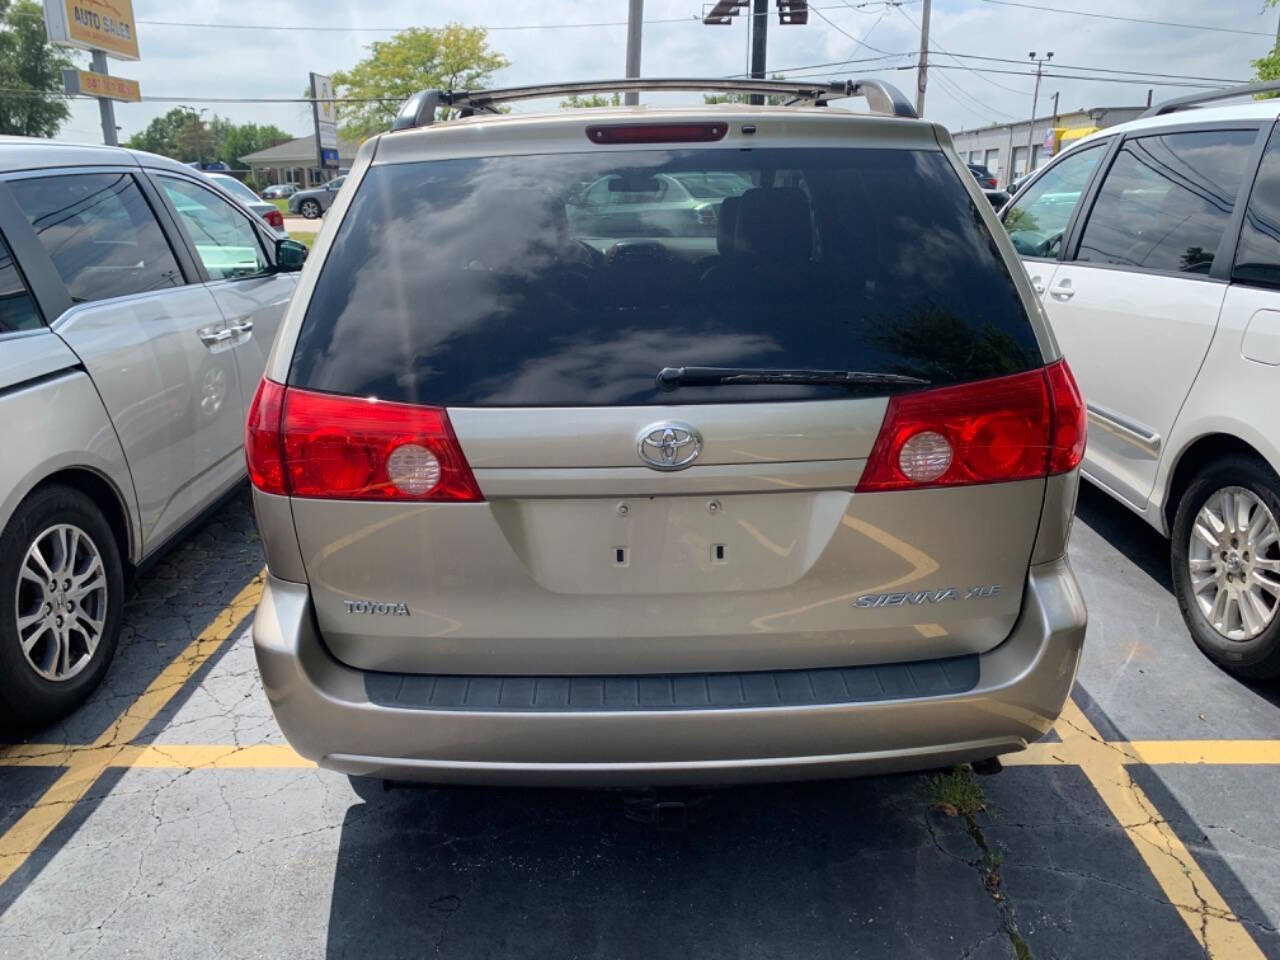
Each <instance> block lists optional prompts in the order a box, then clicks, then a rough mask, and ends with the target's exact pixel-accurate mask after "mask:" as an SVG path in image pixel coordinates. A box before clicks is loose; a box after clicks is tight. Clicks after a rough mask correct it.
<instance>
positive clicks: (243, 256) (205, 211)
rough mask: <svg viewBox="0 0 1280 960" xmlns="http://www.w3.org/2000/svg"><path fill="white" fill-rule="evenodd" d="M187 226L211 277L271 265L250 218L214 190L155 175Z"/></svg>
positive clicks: (237, 274)
mask: <svg viewBox="0 0 1280 960" xmlns="http://www.w3.org/2000/svg"><path fill="white" fill-rule="evenodd" d="M156 179H157V180H158V181H159V182H160V185H161V187H162V188H163V189H164V192H165V193H166V194H167V195H168V197H169V202H170V203H172V204H173V206H174V209H175V210H177V211H178V216H179V217H181V218H182V222H183V223H184V224H185V225H186V228H187V233H189V234H190V235H191V242H192V243H194V244H195V245H196V254H197V255H198V256H199V257H200V262H201V263H203V264H204V268H205V270H206V271H208V273H209V278H210V279H211V280H228V279H233V278H235V277H251V276H254V275H256V274H259V273H262V272H263V271H264V270H266V269H267V267H268V266H269V265H270V262H269V261H268V260H267V257H266V254H264V253H263V252H262V244H261V243H260V242H259V241H258V231H257V230H255V229H254V228H253V224H252V223H250V221H249V218H248V217H246V216H245V215H244V214H242V213H241V212H240V211H239V210H237V209H236V208H235V207H233V206H232V205H231V204H230V203H228V202H227V201H226V200H224V199H222V197H220V196H218V195H217V194H216V193H214V192H213V191H212V190H209V189H206V188H205V187H202V186H200V185H199V184H195V183H192V182H191V181H190V180H181V179H179V178H177V177H163V176H162V177H157V178H156Z"/></svg>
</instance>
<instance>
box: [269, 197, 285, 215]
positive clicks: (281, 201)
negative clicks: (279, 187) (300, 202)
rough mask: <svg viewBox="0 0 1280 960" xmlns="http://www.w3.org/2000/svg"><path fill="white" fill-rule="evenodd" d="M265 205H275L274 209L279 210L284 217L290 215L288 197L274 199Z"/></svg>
mask: <svg viewBox="0 0 1280 960" xmlns="http://www.w3.org/2000/svg"><path fill="white" fill-rule="evenodd" d="M267 203H274V204H275V205H276V209H277V210H279V211H280V212H281V213H283V214H284V215H285V216H286V217H288V216H290V215H291V214H290V213H289V198H288V197H275V198H274V199H271V200H268V201H267Z"/></svg>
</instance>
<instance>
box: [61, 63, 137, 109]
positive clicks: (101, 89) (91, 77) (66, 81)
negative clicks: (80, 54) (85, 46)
mask: <svg viewBox="0 0 1280 960" xmlns="http://www.w3.org/2000/svg"><path fill="white" fill-rule="evenodd" d="M62 89H63V90H65V91H66V92H67V93H69V94H71V95H72V96H74V95H76V94H84V95H85V96H88V97H106V98H107V99H109V100H127V101H129V102H130V103H137V102H138V101H139V100H141V99H142V88H141V87H139V86H138V81H136V80H126V79H125V78H124V77H111V76H108V75H107V74H105V73H91V72H90V71H88V70H63V71H62Z"/></svg>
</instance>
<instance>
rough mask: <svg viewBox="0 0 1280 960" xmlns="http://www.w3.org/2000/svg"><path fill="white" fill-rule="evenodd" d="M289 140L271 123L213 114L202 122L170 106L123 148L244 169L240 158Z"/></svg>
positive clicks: (244, 165) (176, 158) (187, 112)
mask: <svg viewBox="0 0 1280 960" xmlns="http://www.w3.org/2000/svg"><path fill="white" fill-rule="evenodd" d="M289 139H291V138H290V136H289V134H287V133H285V132H284V131H283V130H281V129H280V128H279V127H277V126H274V125H273V124H257V123H241V124H236V123H232V122H231V121H230V120H228V119H226V118H225V117H219V116H217V115H216V114H215V115H214V116H213V117H212V119H210V120H208V121H207V122H205V121H203V120H201V119H199V118H198V117H197V116H196V115H195V114H192V113H191V111H189V110H184V109H182V108H181V107H174V108H173V109H172V110H170V111H169V112H168V113H166V114H163V115H162V116H159V117H156V118H154V119H153V120H152V121H151V122H150V123H149V124H147V127H146V129H145V130H143V131H141V132H140V133H135V134H134V135H133V136H132V137H130V138H129V139H128V140H127V141H126V142H125V146H126V147H131V148H132V149H134V150H147V151H149V152H151V153H158V154H160V155H161V156H164V157H172V158H173V159H174V160H180V161H181V162H183V163H190V162H191V161H193V160H196V159H198V158H199V157H200V156H203V157H204V159H205V160H206V161H212V160H221V161H222V162H223V163H225V164H227V165H228V166H230V167H236V168H239V169H244V168H245V167H246V164H245V163H243V162H242V161H241V159H240V158H241V157H244V156H247V155H248V154H250V153H256V152H257V151H258V150H265V149H266V148H267V147H269V146H271V145H273V144H276V143H280V142H281V141H283V140H289Z"/></svg>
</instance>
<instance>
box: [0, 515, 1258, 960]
mask: <svg viewBox="0 0 1280 960" xmlns="http://www.w3.org/2000/svg"><path fill="white" fill-rule="evenodd" d="M1080 520H1081V522H1078V523H1077V524H1076V527H1075V533H1074V537H1073V541H1072V548H1071V553H1072V557H1073V560H1074V564H1075V569H1076V572H1077V574H1078V576H1079V578H1080V580H1081V585H1082V587H1083V589H1084V592H1085V595H1086V598H1087V600H1088V602H1089V605H1090V615H1091V620H1090V632H1089V639H1088V643H1087V651H1086V654H1085V659H1084V663H1083V665H1082V668H1081V674H1080V680H1079V685H1078V690H1077V694H1076V703H1077V704H1078V705H1079V709H1078V710H1076V711H1075V713H1074V714H1073V713H1070V712H1069V713H1068V716H1067V718H1066V720H1067V721H1069V722H1064V723H1062V724H1060V726H1059V728H1058V733H1057V739H1059V740H1061V749H1060V752H1063V753H1067V752H1069V753H1071V755H1072V756H1087V757H1089V758H1091V759H1090V762H1089V764H1088V765H1087V769H1086V767H1085V766H1080V765H1076V764H1051V763H1047V762H1046V763H1043V764H1042V765H1026V766H1009V767H1008V768H1007V769H1005V771H1004V772H1002V773H1000V774H999V775H997V776H988V777H979V778H978V782H979V784H980V785H981V787H982V789H983V791H984V793H985V795H986V801H987V803H986V806H987V809H986V810H985V811H983V812H979V813H976V814H973V815H972V816H971V817H970V818H966V817H964V816H954V817H951V816H946V815H945V814H943V813H942V812H939V811H937V810H934V809H932V808H931V806H930V803H929V800H928V793H927V777H926V776H923V775H911V776H898V777H883V778H873V779H865V780H856V781H839V782H830V783H814V784H784V785H776V786H754V787H742V788H729V789H723V790H715V791H711V792H710V799H709V800H708V802H707V803H706V805H705V806H704V807H702V808H701V812H702V813H703V816H701V817H700V819H699V820H698V821H697V822H696V823H695V824H693V825H691V826H690V827H689V828H688V829H687V830H685V831H683V832H678V833H668V832H659V831H656V830H655V829H653V828H651V827H647V826H644V825H640V824H636V823H632V822H630V821H628V820H626V819H625V818H624V817H623V815H622V807H621V801H620V799H619V797H618V795H617V794H614V793H610V792H605V791H569V790H511V789H477V788H469V789H467V788H454V789H426V788H396V789H393V790H390V791H388V790H384V788H383V786H382V784H381V783H380V782H374V781H359V780H349V779H348V778H346V777H344V776H340V775H337V774H333V773H329V772H327V771H321V770H316V769H312V768H309V767H306V766H296V767H284V766H273V767H255V766H245V767H230V766H226V765H219V766H217V767H213V768H203V769H202V768H199V767H197V768H195V769H191V768H188V767H184V766H182V765H181V763H179V762H178V760H177V759H175V758H180V757H182V756H186V755H188V754H187V753H184V750H185V751H190V749H191V748H193V747H200V746H209V745H226V746H229V747H235V748H243V752H244V756H245V757H250V758H252V756H256V754H254V751H255V750H261V749H269V750H271V751H273V752H272V753H271V756H273V757H279V756H281V755H283V754H284V753H286V752H287V751H282V750H281V749H280V748H281V747H283V745H284V741H283V738H282V737H281V735H280V733H279V730H278V729H277V727H276V725H275V722H274V720H273V719H272V717H271V712H270V709H269V708H268V706H267V702H266V699H265V697H264V696H263V694H262V691H261V688H260V685H259V682H258V677H257V670H256V667H255V664H254V659H253V652H252V647H251V645H250V643H249V638H248V635H247V623H244V624H240V625H239V627H238V628H237V629H236V630H235V631H234V632H233V633H231V634H230V639H228V640H227V641H226V642H224V643H221V644H217V643H215V640H216V637H217V636H220V635H226V632H225V627H229V626H230V624H227V625H224V632H223V633H222V634H218V631H217V630H216V629H212V628H211V627H210V621H211V620H214V618H215V617H216V616H217V615H218V614H219V613H220V611H222V610H223V609H224V608H225V607H226V606H227V605H228V604H229V603H230V602H231V601H232V600H233V599H234V598H236V597H237V595H239V594H241V591H242V590H244V588H245V587H246V586H247V585H248V584H250V582H251V581H252V580H253V578H254V577H256V576H257V575H258V572H259V571H260V569H261V567H262V554H261V548H260V544H259V542H258V538H257V533H256V531H255V530H254V527H253V522H252V518H251V516H250V512H249V504H248V497H247V495H243V494H242V495H240V496H237V497H236V498H235V499H234V500H232V501H231V502H229V503H228V504H226V505H225V506H224V507H222V508H221V509H219V510H218V511H217V512H216V513H215V514H214V515H213V516H212V517H211V519H210V521H209V522H208V523H207V524H205V525H204V526H203V527H201V528H200V529H199V530H198V531H196V532H195V533H194V534H193V535H192V536H191V537H190V538H188V539H187V540H186V541H185V542H184V543H182V544H181V545H179V546H178V547H176V548H175V549H174V550H173V551H172V552H171V553H169V554H168V555H167V556H165V557H164V558H162V559H161V560H160V561H159V563H157V564H156V565H155V566H154V567H153V568H152V569H151V570H150V571H148V572H147V573H145V574H144V575H143V576H142V577H140V579H139V580H138V582H137V583H136V585H135V586H134V588H133V590H132V592H131V594H130V597H129V601H128V609H127V614H126V624H125V631H124V635H123V636H122V638H121V645H120V651H119V654H118V657H117V661H116V663H115V664H114V665H113V667H112V669H111V671H110V672H109V674H108V676H107V680H106V682H105V683H104V685H103V686H102V688H101V689H100V690H99V691H98V693H97V694H96V695H95V696H94V698H93V699H92V700H91V701H90V702H89V703H88V704H86V705H85V707H84V708H82V709H81V710H80V711H78V712H77V713H76V714H75V715H74V716H73V717H71V718H69V719H68V720H67V721H66V722H65V723H63V724H60V725H59V726H57V727H55V728H54V729H52V730H48V731H45V732H44V733H42V734H41V735H40V736H39V737H38V738H37V740H38V742H39V743H40V744H46V745H55V746H56V747H57V748H58V749H57V750H56V751H55V752H56V753H57V758H56V759H58V760H59V762H60V763H64V764H72V766H70V767H68V766H6V767H0V832H4V831H8V830H9V829H10V828H11V827H12V826H13V825H14V824H15V823H18V822H19V821H20V820H21V819H22V818H23V817H24V815H27V814H28V812H29V811H30V810H31V807H32V805H33V804H34V803H36V802H37V800H39V799H40V798H41V797H44V796H46V791H49V790H50V788H51V787H52V786H54V785H55V784H57V783H59V782H60V778H63V777H65V775H66V772H67V770H68V769H72V770H76V769H83V770H85V771H87V773H85V777H86V778H88V781H87V782H86V783H85V784H83V785H82V787H83V789H82V790H78V791H76V792H75V793H73V794H70V796H72V797H73V799H71V800H66V801H63V800H58V799H57V798H56V797H55V798H53V799H52V800H50V799H49V798H48V797H46V801H47V802H49V803H62V804H63V806H64V807H65V809H64V810H60V811H59V813H60V814H61V813H65V816H63V817H62V818H61V819H59V820H58V821H57V822H56V825H55V826H53V828H52V830H51V832H48V834H47V835H46V836H43V838H42V839H40V841H39V843H38V844H37V845H35V846H34V849H32V850H30V851H25V850H24V851H23V853H24V856H25V859H24V860H23V862H22V863H21V865H20V866H18V867H17V869H16V870H14V871H13V873H12V875H11V876H9V878H8V880H7V881H6V882H4V883H3V884H2V885H0V957H15V958H17V957H23V958H25V957H30V956H35V955H39V956H41V957H43V958H58V957H82V956H92V957H140V958H141V957H146V958H150V957H156V958H161V957H173V956H182V957H191V958H197V957H282V956H288V957H298V958H304V957H374V956H376V957H420V956H449V957H505V956H520V957H526V956H556V957H561V958H570V957H620V958H624V957H625V958H630V957H636V958H652V957H660V956H691V957H698V958H703V957H735V958H738V957H788V958H791V957H842V958H847V957H893V958H895V960H898V958H916V957H920V958H924V957H965V958H973V960H986V958H997V957H1000V958H1005V957H1019V956H1023V957H1025V956H1029V957H1035V958H1067V957H1091V958H1092V957H1112V956H1115V957H1161V958H1181V957H1200V956H1204V955H1206V950H1205V949H1204V948H1202V946H1201V944H1200V943H1199V942H1197V937H1196V935H1195V934H1194V933H1193V930H1192V924H1193V923H1197V922H1198V923H1200V924H1201V925H1202V927H1203V929H1202V930H1201V938H1200V939H1201V940H1208V941H1209V942H1215V941H1214V936H1213V932H1212V931H1211V930H1210V924H1211V923H1212V924H1227V925H1229V926H1233V927H1234V928H1236V929H1241V930H1244V931H1247V934H1248V937H1249V938H1250V939H1251V941H1252V943H1253V944H1254V945H1256V948H1257V950H1259V951H1261V954H1262V955H1263V956H1265V957H1275V958H1277V960H1280V930H1278V927H1280V826H1277V823H1276V817H1275V810H1276V800H1275V798H1276V797H1277V796H1280V766H1267V765H1263V764H1257V765H1252V766H1244V765H1237V766H1215V765H1207V764H1181V765H1161V766H1144V765H1141V764H1139V763H1135V762H1134V760H1135V757H1134V756H1133V755H1132V754H1131V753H1127V752H1126V750H1125V748H1122V747H1119V746H1117V745H1115V744H1114V743H1109V742H1108V741H1133V740H1197V739H1220V740H1232V739H1259V738H1269V739H1275V738H1280V686H1277V685H1275V684H1272V685H1270V686H1265V685H1259V686H1254V687H1250V686H1246V685H1244V684H1242V683H1240V682H1239V681H1236V680H1233V679H1231V678H1230V677H1228V676H1227V675H1225V674H1223V673H1221V672H1219V671H1217V670H1216V669H1215V668H1213V667H1212V666H1211V665H1210V664H1208V662H1207V661H1205V660H1204V659H1203V658H1202V657H1201V656H1200V654H1199V652H1198V651H1197V650H1196V649H1195V647H1194V645H1193V644H1192V643H1191V641H1190V638H1189V637H1188V636H1187V635H1186V632H1185V630H1184V628H1183V627H1182V622H1181V619H1180V617H1179V616H1178V611H1177V606H1176V603H1175V601H1174V600H1173V597H1172V595H1171V592H1170V590H1169V583H1168V573H1167V570H1166V566H1167V564H1166V561H1165V559H1164V546H1163V543H1162V542H1161V541H1160V540H1159V538H1158V537H1156V536H1155V535H1154V534H1153V533H1150V532H1149V531H1147V530H1146V528H1145V527H1143V526H1142V524H1141V523H1140V522H1139V521H1137V520H1136V519H1134V518H1132V517H1130V516H1129V515H1128V514H1126V513H1125V512H1124V511H1122V510H1120V509H1119V508H1117V507H1113V506H1112V505H1111V504H1110V503H1109V502H1107V501H1106V500H1105V498H1103V497H1102V496H1101V495H1099V494H1096V493H1094V492H1092V491H1087V490H1086V491H1085V492H1084V493H1083V494H1082V499H1081V508H1080ZM201 638H203V639H201ZM211 638H212V639H211ZM198 640H199V641H200V642H197V641H198ZM184 652H185V653H186V654H193V652H194V655H195V656H197V657H200V656H202V655H203V654H208V658H207V659H197V660H192V661H191V662H190V664H189V667H190V669H179V668H176V667H175V666H173V664H174V663H175V660H178V659H180V658H181V656H182V655H184ZM187 674H190V676H189V677H188V676H187ZM144 693H145V694H146V695H147V697H150V698H153V701H148V702H154V703H155V704H159V707H160V708H159V710H158V712H154V717H152V718H151V719H149V720H146V722H145V723H142V720H143V719H145V716H147V713H146V711H145V710H144V711H141V712H139V713H137V714H135V713H134V711H133V710H132V709H131V705H133V704H135V702H136V701H138V698H139V697H140V696H142V695H144ZM122 714H123V715H124V716H125V717H126V718H129V717H131V716H132V717H133V719H132V720H126V721H121V723H120V724H119V726H118V727H117V726H113V724H116V721H117V718H119V717H121V715H122ZM1073 718H1074V719H1073ZM139 724H141V726H140V727H138V725H139ZM134 727H138V729H136V730H134V729H133V728H134ZM130 733H132V736H131V737H129V738H128V739H130V741H131V744H132V746H125V745H124V744H122V743H121V742H120V740H119V739H118V736H117V734H119V735H120V736H124V735H126V734H130ZM144 749H149V750H151V751H152V752H154V753H155V754H158V755H160V756H162V757H168V758H169V760H170V761H172V765H171V766H155V765H144V764H142V763H141V762H135V761H137V758H138V757H141V756H142V753H143V750H144ZM1053 749H1054V750H1055V751H1058V750H1059V746H1058V745H1057V744H1055V745H1054V748H1053ZM94 751H97V753H95V752H94ZM104 751H105V752H106V753H104ZM112 751H114V753H112ZM107 754H110V755H111V756H116V757H118V758H122V760H121V762H125V761H128V762H131V763H134V765H133V766H129V767H122V766H111V767H108V766H107V765H106V764H105V763H102V762H100V760H99V758H100V757H101V756H105V755H107ZM75 765H82V766H75ZM1126 809H1127V810H1128V811H1129V812H1128V813H1127V814H1125V813H1118V812H1117V811H1124V810H1126ZM1118 817H1119V819H1117V818H1118ZM1144 844H1145V845H1146V847H1145V848H1144V846H1143V845H1144ZM27 854H29V855H27ZM1149 861H1150V862H1149ZM1152 863H1154V864H1156V865H1155V866H1152ZM1161 863H1164V864H1166V865H1167V866H1168V870H1169V871H1170V875H1169V876H1165V877H1164V879H1163V880H1162V879H1161V878H1160V877H1158V876H1157V873H1158V872H1159V871H1161V870H1163V869H1165V868H1164V867H1161V866H1159V864H1161ZM1179 873H1180V875H1181V879H1179V877H1178V874H1179ZM1197 877H1203V878H1204V881H1200V880H1197V879H1196V878H1197ZM1203 882H1207V884H1208V886H1210V887H1211V888H1212V894H1213V896H1220V898H1221V904H1222V905H1221V906H1218V905H1216V903H1215V901H1214V900H1213V899H1212V897H1210V896H1208V893H1207V892H1206V891H1205V890H1201V889H1200V887H1199V886H1197V884H1198V883H1203ZM1184 889H1185V890H1187V891H1191V892H1190V893H1188V894H1187V895H1185V896H1184V895H1182V894H1180V893H1178V894H1177V895H1171V893H1170V890H1174V891H1181V890H1184ZM1188 915H1190V916H1191V917H1192V919H1191V920H1188V919H1186V918H1187V916H1188ZM1197 918H1198V919H1197ZM1236 918H1238V922H1237V920H1236ZM1217 942H1223V941H1217ZM1218 955H1221V956H1227V955H1230V954H1229V951H1223V950H1220V951H1219V954H1218ZM1255 955H1256V954H1255Z"/></svg>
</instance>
